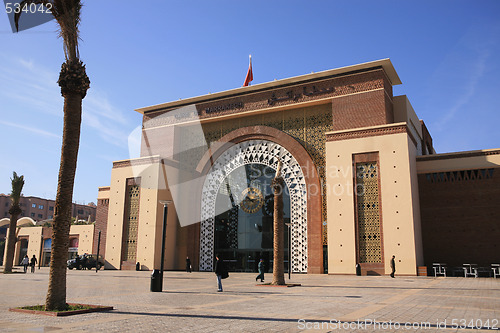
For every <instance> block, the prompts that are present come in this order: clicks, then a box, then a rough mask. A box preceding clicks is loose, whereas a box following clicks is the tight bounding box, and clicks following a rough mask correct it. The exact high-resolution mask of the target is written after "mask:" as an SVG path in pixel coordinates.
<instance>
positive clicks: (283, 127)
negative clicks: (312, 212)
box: [181, 104, 333, 245]
mask: <svg viewBox="0 0 500 333" xmlns="http://www.w3.org/2000/svg"><path fill="white" fill-rule="evenodd" d="M252 125H264V126H269V127H273V128H276V129H278V130H280V131H283V132H285V133H287V134H288V135H290V136H291V137H293V138H294V139H295V140H297V142H299V143H300V144H301V145H302V146H303V147H304V148H305V149H306V150H307V152H308V153H309V155H310V156H311V157H312V159H313V161H314V166H315V167H316V170H317V171H318V174H319V177H320V178H321V184H323V188H322V194H323V196H322V199H323V202H322V215H323V216H322V221H327V207H326V202H327V195H326V194H327V193H326V191H327V188H326V184H327V182H326V175H325V159H326V144H325V142H326V135H325V133H326V132H329V131H332V130H333V120H332V110H331V106H329V105H326V104H325V105H318V106H314V107H307V108H300V109H291V110H284V111H277V112H272V113H266V114H263V115H256V116H250V117H241V118H237V119H231V120H225V121H218V122H213V123H206V124H203V125H202V127H203V132H204V135H205V137H204V138H203V139H204V140H206V143H207V144H208V145H209V146H210V145H211V143H213V142H215V141H217V140H219V139H220V138H221V137H222V136H224V135H226V134H228V133H230V132H231V131H233V130H235V129H238V128H242V127H245V126H252ZM186 135H187V136H188V138H189V140H193V136H190V135H189V133H186ZM200 140H201V139H200ZM181 142H182V140H181ZM205 152H206V148H205V149H203V148H202V149H201V150H196V151H194V150H193V151H190V153H191V154H192V155H193V156H192V157H191V158H192V161H193V162H189V161H186V162H185V163H187V164H188V165H191V164H193V163H197V161H199V159H201V157H202V156H203V154H204V153H205ZM185 155H186V154H185ZM326 228H327V227H326V225H325V226H324V228H323V232H324V233H323V234H324V235H326ZM322 242H323V245H327V244H328V238H327V237H323V238H322Z"/></svg>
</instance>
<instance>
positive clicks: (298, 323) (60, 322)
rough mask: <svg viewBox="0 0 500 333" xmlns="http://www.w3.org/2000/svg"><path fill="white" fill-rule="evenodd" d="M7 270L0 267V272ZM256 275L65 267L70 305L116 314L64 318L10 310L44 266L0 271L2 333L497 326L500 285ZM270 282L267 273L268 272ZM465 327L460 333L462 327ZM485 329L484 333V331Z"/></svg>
mask: <svg viewBox="0 0 500 333" xmlns="http://www.w3.org/2000/svg"><path fill="white" fill-rule="evenodd" d="M2 271H3V269H2ZM256 275H257V273H230V277H229V278H228V279H226V280H223V285H224V292H222V293H218V292H217V287H216V278H215V275H214V274H213V273H205V272H203V273H200V272H193V273H191V274H189V273H185V272H165V274H164V284H163V292H161V293H152V292H150V291H149V288H150V277H151V272H146V271H144V272H136V271H112V270H106V271H99V272H98V273H96V272H95V271H75V270H72V271H68V284H67V285H68V293H67V295H68V297H67V300H68V302H73V303H86V304H99V305H111V306H113V307H114V310H113V311H110V312H101V313H90V314H83V315H76V316H69V317H48V316H41V315H32V314H22V313H15V312H9V311H8V309H9V308H10V307H17V306H23V305H34V304H42V303H43V302H44V299H45V294H46V291H47V281H48V269H47V268H42V269H40V270H38V269H37V270H36V273H34V274H31V273H27V274H9V275H4V274H0V288H1V298H0V314H1V315H0V332H49V331H54V332H57V331H59V332H128V331H133V332H303V331H304V332H336V331H343V332H352V331H360V332H379V331H397V330H398V329H399V330H401V331H405V330H406V331H409V332H415V331H424V332H471V331H483V330H477V329H473V328H477V326H480V327H483V328H487V327H488V326H489V327H490V328H496V329H499V328H500V323H499V320H500V279H496V280H495V279H493V278H477V279H474V278H467V279H466V278H442V277H440V278H431V277H396V278H395V279H391V278H390V277H386V276H378V277H373V276H370V277H368V276H332V275H306V274H296V275H292V279H291V281H290V282H294V283H301V284H302V286H301V287H293V288H283V287H259V286H256V283H255V276H256ZM266 279H267V280H266V282H268V281H270V279H271V274H266ZM461 325H462V326H463V327H465V326H469V327H467V328H463V329H460V326H461ZM484 331H486V330H484ZM489 332H491V330H489Z"/></svg>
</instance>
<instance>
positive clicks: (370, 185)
mask: <svg viewBox="0 0 500 333" xmlns="http://www.w3.org/2000/svg"><path fill="white" fill-rule="evenodd" d="M356 192H357V196H356V201H357V213H358V250H359V261H360V263H381V262H382V251H381V249H382V247H381V237H380V214H379V185H378V168H377V162H363V163H356Z"/></svg>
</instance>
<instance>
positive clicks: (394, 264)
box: [391, 256, 396, 278]
mask: <svg viewBox="0 0 500 333" xmlns="http://www.w3.org/2000/svg"><path fill="white" fill-rule="evenodd" d="M395 258H396V256H392V259H391V270H392V272H391V278H393V277H394V273H396V262H395V260H394V259H395Z"/></svg>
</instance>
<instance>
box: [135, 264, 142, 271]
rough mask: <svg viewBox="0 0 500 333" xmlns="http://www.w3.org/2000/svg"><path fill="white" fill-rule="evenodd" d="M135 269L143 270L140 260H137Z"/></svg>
mask: <svg viewBox="0 0 500 333" xmlns="http://www.w3.org/2000/svg"><path fill="white" fill-rule="evenodd" d="M135 270H136V271H140V270H141V263H140V262H137V264H135Z"/></svg>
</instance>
